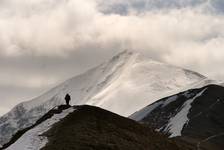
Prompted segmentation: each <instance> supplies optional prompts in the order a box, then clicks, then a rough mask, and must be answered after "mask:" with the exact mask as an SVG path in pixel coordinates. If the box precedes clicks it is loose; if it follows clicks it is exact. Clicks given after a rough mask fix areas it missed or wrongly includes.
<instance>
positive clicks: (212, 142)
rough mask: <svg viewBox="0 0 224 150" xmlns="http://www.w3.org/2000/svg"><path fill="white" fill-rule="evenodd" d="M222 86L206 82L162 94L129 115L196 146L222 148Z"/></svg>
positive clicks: (223, 134) (223, 122) (223, 103)
mask: <svg viewBox="0 0 224 150" xmlns="http://www.w3.org/2000/svg"><path fill="white" fill-rule="evenodd" d="M223 108H224V87H222V86H219V85H208V86H205V87H203V88H199V89H191V90H188V91H185V92H182V93H179V94H176V95H173V96H170V97H167V98H163V99H161V100H159V101H157V102H155V103H153V104H151V105H149V106H147V107H145V108H144V109H142V110H141V111H138V112H136V113H134V114H133V115H131V116H130V118H132V119H134V120H138V121H140V122H144V123H147V124H149V125H150V126H151V127H153V128H154V129H156V130H158V131H161V132H163V133H165V134H168V135H169V136H170V137H171V138H173V137H178V138H180V139H182V140H184V141H187V142H188V143H192V144H193V145H195V147H197V149H198V150H200V149H205V150H211V149H212V150H223V149H224V144H223V141H224V109H223Z"/></svg>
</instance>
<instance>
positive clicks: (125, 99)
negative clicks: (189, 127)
mask: <svg viewBox="0 0 224 150" xmlns="http://www.w3.org/2000/svg"><path fill="white" fill-rule="evenodd" d="M202 80H205V77H204V76H202V75H200V74H197V73H194V72H192V71H188V70H184V69H182V68H179V67H175V66H171V65H168V64H164V63H160V62H156V61H153V60H151V59H148V58H146V57H145V56H144V55H143V54H140V53H136V52H130V51H124V52H121V53H119V54H118V55H116V56H114V57H112V58H111V59H110V60H108V61H107V62H104V63H102V64H101V65H99V66H97V67H94V68H92V69H90V70H88V71H86V72H85V73H83V74H81V75H78V76H76V77H73V78H71V79H69V80H67V81H65V82H64V83H61V84H60V85H58V86H57V87H55V88H53V89H51V90H50V91H48V92H46V93H45V94H43V95H41V96H39V97H37V98H34V99H33V100H31V101H26V102H24V103H21V104H19V105H17V106H16V107H14V108H13V109H12V110H11V111H10V112H9V113H8V114H6V115H4V116H2V117H1V118H0V144H3V143H5V142H7V141H8V140H9V139H10V137H11V136H12V134H14V133H15V132H16V131H18V130H19V129H22V128H24V127H27V126H30V125H32V124H33V123H34V122H35V121H36V120H37V119H39V118H40V116H42V115H43V114H45V113H46V112H47V111H49V110H50V109H52V108H53V107H55V106H57V105H61V104H63V103H64V96H65V95H66V94H67V93H69V94H70V95H71V97H72V100H71V104H72V105H82V104H89V105H95V106H99V107H102V108H104V109H107V110H110V111H112V112H115V113H118V114H120V115H123V116H128V115H130V114H132V113H134V112H136V111H137V110H140V109H141V108H143V107H145V106H146V105H148V104H150V103H153V102H154V101H155V100H157V99H160V98H163V97H165V96H169V95H172V94H175V93H177V92H180V91H182V90H185V89H184V87H187V88H191V86H192V85H194V84H196V83H198V82H201V81H202Z"/></svg>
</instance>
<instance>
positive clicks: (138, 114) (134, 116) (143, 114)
mask: <svg viewBox="0 0 224 150" xmlns="http://www.w3.org/2000/svg"><path fill="white" fill-rule="evenodd" d="M161 104H162V101H160V102H157V103H155V104H153V105H150V106H147V107H145V108H143V109H142V110H140V111H137V112H136V113H134V114H132V115H131V116H130V117H129V118H130V119H133V120H135V121H141V120H142V119H143V118H144V117H146V116H147V115H149V114H150V113H151V112H152V111H153V110H154V109H156V108H157V107H158V106H160V105H161Z"/></svg>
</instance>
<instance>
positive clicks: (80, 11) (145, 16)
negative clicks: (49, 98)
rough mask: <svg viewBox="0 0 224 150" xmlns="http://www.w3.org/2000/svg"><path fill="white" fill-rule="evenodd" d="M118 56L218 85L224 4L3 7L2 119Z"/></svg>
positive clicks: (34, 0) (28, 0) (73, 1)
mask: <svg viewBox="0 0 224 150" xmlns="http://www.w3.org/2000/svg"><path fill="white" fill-rule="evenodd" d="M124 49H132V50H136V51H139V52H141V53H143V54H144V55H146V56H148V57H151V58H153V59H155V60H159V61H162V62H167V63H170V64H174V65H177V66H181V67H185V68H188V69H192V70H195V71H197V72H200V73H202V74H204V75H206V76H208V77H210V78H214V79H224V69H223V66H224V1H223V0H22V1H21V0H1V1H0V102H1V106H0V114H2V113H3V112H6V111H7V110H9V109H10V108H12V107H13V106H14V105H15V104H17V103H19V102H21V101H24V100H29V99H31V98H33V97H35V96H38V95H40V94H41V93H43V92H44V91H46V90H48V89H50V88H51V87H54V86H55V85H57V84H58V83H60V82H62V81H64V80H65V79H67V78H70V77H72V76H75V75H77V74H79V73H81V72H83V71H85V70H87V69H88V68H91V67H93V66H95V65H97V64H99V63H101V62H103V61H104V60H106V59H108V58H109V57H111V56H112V55H114V54H115V53H117V52H118V51H121V50H124Z"/></svg>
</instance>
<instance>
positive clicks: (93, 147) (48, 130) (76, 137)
mask: <svg viewBox="0 0 224 150" xmlns="http://www.w3.org/2000/svg"><path fill="white" fill-rule="evenodd" d="M47 118H48V119H47ZM38 122H39V123H37V125H36V126H34V127H32V128H29V130H27V131H26V132H25V133H24V134H23V135H22V136H20V138H19V139H18V140H16V141H15V143H13V144H12V145H10V146H9V147H8V148H7V149H6V150H18V149H20V150H39V149H41V150H62V149H63V150H82V149H83V150H84V149H85V150H118V149H121V150H146V149H147V150H148V149H149V150H165V149H166V150H185V149H186V150H187V148H184V147H183V146H180V145H177V144H176V143H175V142H174V141H172V140H168V139H167V138H166V137H165V136H163V135H161V134H159V133H157V132H155V131H153V130H151V129H150V128H148V127H146V126H143V125H141V124H138V123H137V122H135V121H133V120H130V119H128V118H124V117H121V116H119V115H116V114H114V113H111V112H109V111H106V110H103V109H100V108H97V107H93V106H75V107H70V108H68V107H66V106H59V107H57V108H55V109H53V110H51V111H50V112H48V113H47V114H45V116H44V117H42V118H41V119H40V120H39V121H38Z"/></svg>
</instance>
